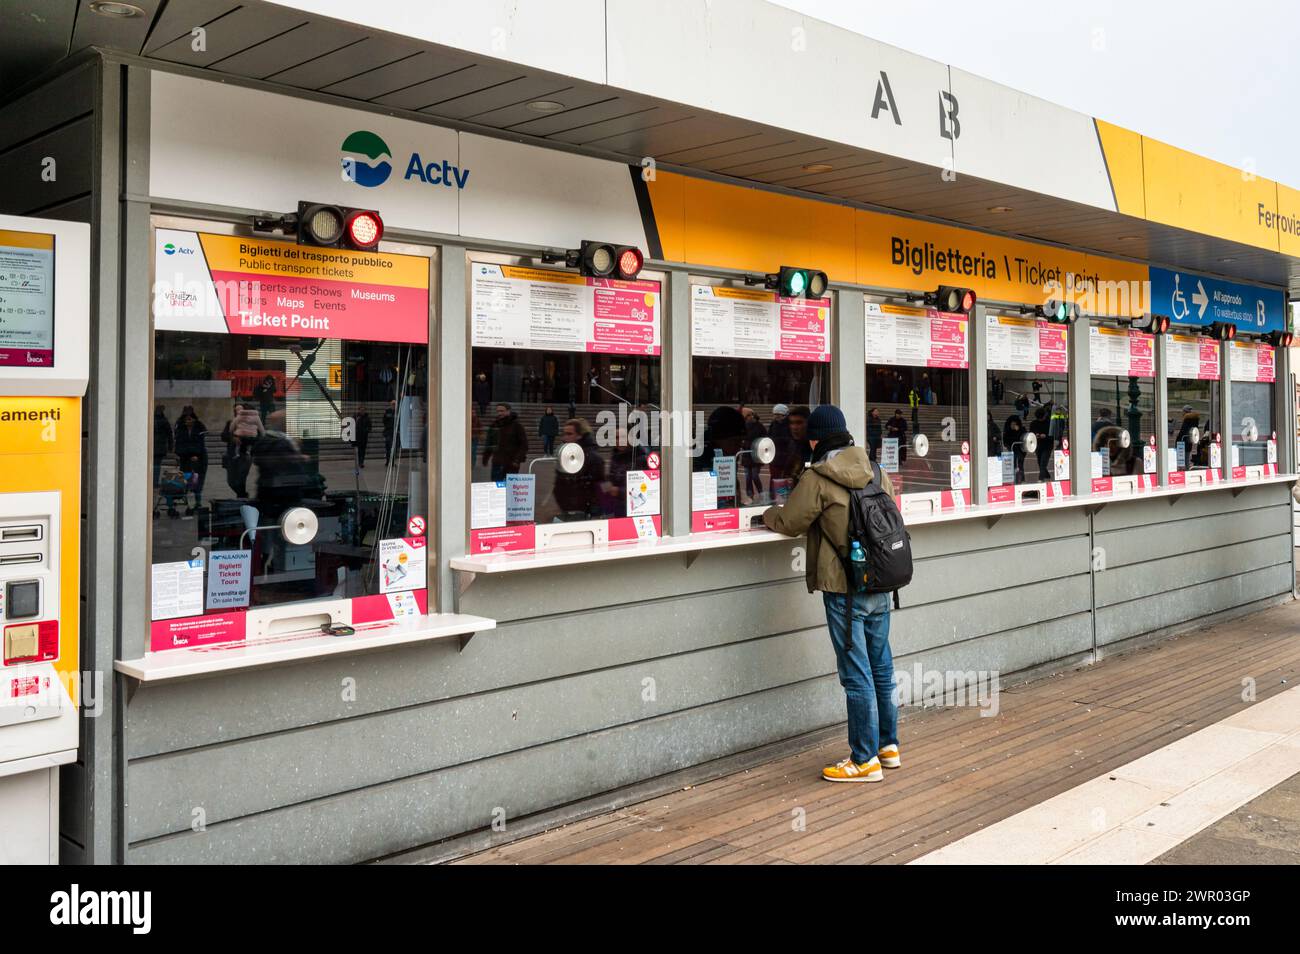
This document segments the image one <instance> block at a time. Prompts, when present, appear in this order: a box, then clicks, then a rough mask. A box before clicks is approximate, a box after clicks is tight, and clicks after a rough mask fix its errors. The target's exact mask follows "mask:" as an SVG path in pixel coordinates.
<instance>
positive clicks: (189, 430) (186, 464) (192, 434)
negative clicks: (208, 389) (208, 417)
mask: <svg viewBox="0 0 1300 954" xmlns="http://www.w3.org/2000/svg"><path fill="white" fill-rule="evenodd" d="M207 436H208V429H207V428H206V427H204V426H203V422H202V421H200V420H199V419H198V416H197V415H196V414H195V413H194V405H192V404H187V405H185V408H184V410H182V411H181V417H180V420H178V421H177V422H176V438H175V440H176V443H175V446H176V457H177V459H178V461H179V463H180V468H181V473H182V474H184V475H185V481H186V484H187V487H188V489H189V492H190V493H192V494H193V495H194V502H193V503H192V504H189V505H187V506H186V508H185V515H186V516H193V515H194V512H195V511H196V510H198V508H199V507H201V506H203V484H204V482H205V481H206V480H207V476H208V443H207Z"/></svg>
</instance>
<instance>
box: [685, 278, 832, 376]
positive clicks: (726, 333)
mask: <svg viewBox="0 0 1300 954" xmlns="http://www.w3.org/2000/svg"><path fill="white" fill-rule="evenodd" d="M830 314H831V300H830V299H829V298H807V299H805V298H782V297H780V296H779V295H777V294H776V292H771V291H766V290H764V289H760V288H730V287H725V286H721V285H692V286H691V353H692V354H695V355H698V356H701V357H712V358H760V359H765V360H768V361H830V359H831V349H830V323H831V319H830Z"/></svg>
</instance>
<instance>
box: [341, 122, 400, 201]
mask: <svg viewBox="0 0 1300 954" xmlns="http://www.w3.org/2000/svg"><path fill="white" fill-rule="evenodd" d="M363 156H364V157H365V159H366V160H369V161H362V159H361V158H360V157H363ZM392 156H393V154H392V152H391V151H390V150H389V148H388V143H386V142H384V141H383V140H382V139H380V138H379V137H378V136H376V135H375V134H374V133H372V132H368V131H367V130H364V129H360V130H357V131H356V132H354V133H353V134H352V135H350V136H348V138H347V139H344V140H343V158H342V160H341V162H342V165H343V178H344V179H346V180H347V181H348V182H355V183H356V184H357V185H360V186H365V187H366V188H367V189H373V188H374V187H375V186H379V185H383V184H384V183H385V182H387V181H388V177H389V176H390V175H392V172H393V166H392V163H390V162H388V159H391V158H392ZM381 158H382V159H383V161H382V162H381V161H379V160H380V159H381Z"/></svg>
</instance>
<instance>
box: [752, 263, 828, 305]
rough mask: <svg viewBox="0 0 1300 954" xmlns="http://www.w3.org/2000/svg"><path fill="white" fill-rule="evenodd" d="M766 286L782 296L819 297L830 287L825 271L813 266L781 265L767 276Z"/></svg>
mask: <svg viewBox="0 0 1300 954" xmlns="http://www.w3.org/2000/svg"><path fill="white" fill-rule="evenodd" d="M766 284H767V287H768V288H771V289H773V290H774V291H775V292H776V293H777V294H778V295H780V296H781V297H782V298H821V297H822V296H823V295H825V294H826V289H827V288H828V287H830V280H829V279H828V278H827V277H826V273H825V272H822V271H818V270H817V269H815V268H799V267H796V266H793V265H782V266H781V270H780V271H778V272H777V273H776V274H775V275H768V276H767V282H766Z"/></svg>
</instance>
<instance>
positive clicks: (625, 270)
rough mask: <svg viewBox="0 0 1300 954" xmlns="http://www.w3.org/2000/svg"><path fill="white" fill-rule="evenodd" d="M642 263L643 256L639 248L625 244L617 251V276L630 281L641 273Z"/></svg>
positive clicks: (643, 261) (643, 262) (643, 260)
mask: <svg viewBox="0 0 1300 954" xmlns="http://www.w3.org/2000/svg"><path fill="white" fill-rule="evenodd" d="M644 264H645V256H644V255H642V254H641V250H640V249H639V248H633V247H632V246H630V245H629V246H626V247H625V248H622V249H620V250H619V253H618V277H619V278H622V279H624V280H626V281H631V280H632V279H634V278H636V277H637V276H638V275H640V274H641V266H642V265H644Z"/></svg>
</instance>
